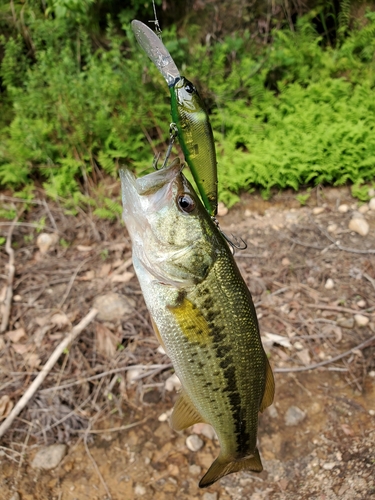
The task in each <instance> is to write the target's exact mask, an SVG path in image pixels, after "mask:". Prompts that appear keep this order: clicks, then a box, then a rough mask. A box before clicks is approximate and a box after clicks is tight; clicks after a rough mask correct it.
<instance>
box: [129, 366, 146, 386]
mask: <svg viewBox="0 0 375 500" xmlns="http://www.w3.org/2000/svg"><path fill="white" fill-rule="evenodd" d="M142 373H143V370H142V368H130V370H128V371H127V372H126V381H127V382H128V384H133V383H134V382H136V381H137V379H138V377H139V375H141V374H142Z"/></svg>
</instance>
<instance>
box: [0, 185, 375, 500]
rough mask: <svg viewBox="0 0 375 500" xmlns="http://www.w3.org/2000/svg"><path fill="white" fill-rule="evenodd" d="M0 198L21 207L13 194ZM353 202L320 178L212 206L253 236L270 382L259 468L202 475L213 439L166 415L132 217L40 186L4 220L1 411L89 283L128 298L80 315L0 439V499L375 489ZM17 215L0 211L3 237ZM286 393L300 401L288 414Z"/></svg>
mask: <svg viewBox="0 0 375 500" xmlns="http://www.w3.org/2000/svg"><path fill="white" fill-rule="evenodd" d="M2 203H3V205H4V206H5V207H8V208H11V207H12V206H14V207H15V208H16V209H17V210H20V208H21V206H20V203H18V202H14V201H12V200H11V199H10V198H6V197H3V200H2ZM343 203H346V204H348V206H349V210H348V211H347V212H346V213H341V212H340V211H339V210H338V206H339V205H340V204H343ZM318 207H320V208H321V209H322V210H316V208H318ZM359 209H360V205H359V204H358V203H357V202H356V200H354V199H353V198H351V196H350V194H349V191H348V190H347V189H344V188H340V189H328V188H327V189H320V188H319V189H317V190H316V191H314V192H313V195H312V196H311V197H310V199H309V201H308V204H307V206H305V207H301V206H300V204H299V203H298V202H297V201H296V199H295V194H293V193H288V192H286V193H282V194H278V195H276V196H274V197H273V199H272V200H271V201H268V202H265V201H263V200H262V199H261V198H260V197H259V196H257V195H251V196H250V195H245V196H243V197H242V199H241V203H239V204H238V205H236V207H234V208H233V209H231V210H230V211H229V213H228V214H227V215H225V216H223V217H221V218H220V224H221V227H222V229H223V230H224V231H225V232H226V234H228V235H230V234H231V233H233V234H235V235H236V236H240V237H242V238H243V239H244V240H246V241H247V244H248V247H247V249H246V250H243V251H238V252H237V253H236V259H237V262H238V265H239V267H240V269H241V271H242V273H243V275H244V277H245V279H246V281H247V283H248V286H249V287H250V290H251V292H252V294H253V299H254V303H255V304H256V308H257V313H258V316H259V321H260V327H261V333H262V337H263V340H264V344H265V347H266V350H267V352H269V355H270V360H271V364H272V366H273V367H274V369H275V377H276V396H275V403H274V405H273V406H272V407H271V408H269V409H267V410H266V411H265V412H264V414H263V415H261V416H260V428H259V447H260V452H261V455H262V459H263V465H264V471H263V472H262V473H261V474H254V473H246V472H244V473H238V474H232V475H230V476H227V477H225V478H223V479H222V480H221V481H219V482H218V483H216V484H215V485H213V486H212V487H210V488H208V489H207V490H199V488H198V481H199V479H200V477H201V476H202V475H203V473H204V472H205V471H206V469H207V468H208V467H209V466H210V464H211V462H212V461H213V459H214V458H215V457H216V456H217V454H218V451H219V445H218V442H217V441H216V440H215V439H213V440H212V439H209V438H208V437H206V436H204V435H201V436H200V437H201V439H202V440H203V442H204V445H203V447H202V448H201V449H200V450H199V451H197V452H192V451H190V450H189V449H188V448H187V446H186V437H187V436H188V435H189V433H190V432H191V430H188V431H186V432H184V433H181V434H177V433H175V432H173V431H172V430H171V429H170V428H169V425H168V423H167V422H166V421H162V420H163V418H165V413H167V412H168V410H170V408H171V407H172V406H173V403H174V401H175V400H176V398H177V393H176V392H175V391H168V390H166V384H165V382H166V380H167V379H168V378H169V377H170V376H171V375H172V373H173V370H172V368H171V366H170V362H169V360H168V358H167V356H166V355H164V354H163V353H162V352H160V351H158V350H157V348H158V343H157V340H156V338H155V337H154V334H153V332H152V328H151V325H150V323H149V318H148V314H147V311H146V308H145V305H144V302H143V298H142V295H141V293H140V288H139V285H138V282H137V280H136V277H135V276H134V273H133V270H132V267H131V263H130V260H129V258H130V257H131V246H130V241H129V238H128V235H127V232H126V229H125V228H124V227H123V225H122V224H121V222H120V221H119V220H116V221H113V222H109V221H103V220H99V219H98V220H97V219H95V218H92V217H89V216H87V215H85V214H83V213H82V214H79V215H78V216H76V217H73V216H68V215H66V214H64V210H63V209H62V208H61V207H59V206H56V205H51V204H49V205H46V204H43V203H42V200H41V202H40V204H36V205H35V206H33V207H29V208H28V209H27V210H26V211H25V212H24V213H23V214H22V216H21V218H20V223H19V224H18V225H16V226H15V227H14V230H13V235H12V245H13V248H14V251H15V268H16V271H15V278H14V283H13V287H14V290H13V300H12V308H11V314H10V321H9V325H8V328H7V333H5V334H4V335H1V336H0V374H1V378H0V424H1V422H2V421H3V420H2V419H4V418H5V417H6V416H7V415H8V414H9V411H10V409H11V406H12V405H13V404H15V403H16V402H17V401H18V400H19V399H20V397H21V396H22V395H23V394H24V392H25V391H26V389H27V388H28V387H29V386H30V384H31V382H32V381H33V380H34V379H35V376H36V375H37V374H38V372H39V370H40V368H41V367H42V366H43V365H44V364H45V363H46V362H47V360H48V359H49V357H50V356H51V353H52V352H53V350H54V348H55V347H56V346H57V345H58V344H59V342H61V339H62V338H63V337H64V336H65V335H66V334H67V333H68V332H69V331H70V330H71V328H72V325H75V324H77V323H78V322H79V321H80V319H81V318H82V317H83V316H85V314H87V312H88V311H89V309H90V308H91V307H92V306H93V304H94V303H95V304H98V302H95V300H96V301H98V297H102V296H107V294H108V293H110V292H116V293H117V294H118V295H119V296H120V297H121V298H122V302H121V307H122V308H123V309H122V315H120V317H118V316H116V314H117V313H118V310H116V307H117V306H116V304H115V306H116V307H115V306H114V305H113V304H112V305H111V304H109V305H108V308H109V307H112V309H111V310H109V316H108V317H107V318H106V319H100V317H97V318H96V319H95V320H94V321H93V322H91V323H90V324H89V326H88V327H87V328H86V329H85V330H84V331H83V332H82V333H81V334H80V336H79V337H78V339H77V340H76V341H75V342H74V343H73V345H72V346H71V347H70V349H69V350H66V351H65V352H64V353H63V355H62V356H61V357H60V359H59V361H58V362H57V363H56V365H55V366H54V368H53V369H52V371H51V373H50V374H49V376H48V377H47V379H46V380H45V381H44V383H43V384H42V386H41V387H40V388H39V390H38V391H37V393H36V394H35V396H34V397H33V398H32V399H31V400H30V402H29V403H28V405H27V407H26V408H25V409H24V410H23V411H22V413H21V414H20V415H19V417H18V418H17V419H16V420H15V421H14V422H13V424H12V426H11V428H10V429H9V430H8V432H7V433H6V434H5V435H4V437H3V438H2V439H1V441H0V500H3V499H4V500H10V499H12V500H17V499H18V498H21V499H22V500H39V499H56V500H68V499H69V500H70V499H71V500H73V499H77V500H84V499H85V500H86V499H90V500H95V499H98V500H99V499H100V500H103V499H105V498H112V499H113V500H120V499H121V500H122V499H129V500H131V499H138V498H140V499H144V500H150V499H155V500H169V499H170V500H172V499H186V500H188V499H189V500H195V499H200V498H202V499H204V500H215V499H216V500H240V499H241V500H242V499H252V500H261V499H275V500H279V499H280V500H281V499H288V500H289V499H292V500H293V499H319V500H331V499H344V500H346V499H347V500H351V499H375V356H374V354H375V211H367V212H366V213H363V217H364V218H365V219H366V220H367V222H368V223H369V226H370V231H369V234H368V235H367V236H360V235H359V234H356V233H354V232H352V231H350V230H349V229H348V224H349V221H350V219H351V218H352V217H353V215H355V214H356V212H357V211H358V210H359ZM360 210H361V211H362V212H365V210H366V209H365V208H361V209H360ZM318 212H319V213H318ZM41 220H45V227H44V229H43V231H44V232H46V233H49V234H57V238H56V241H55V243H54V244H53V245H52V246H51V247H50V248H49V250H48V251H47V252H46V253H45V254H42V253H41V252H40V250H39V249H38V245H37V238H38V236H39V234H40V230H38V229H37V228H36V227H35V226H36V225H37V224H38V223H40V221H41ZM11 222H12V221H6V220H3V222H2V223H0V224H1V225H0V229H1V235H2V236H4V237H5V238H7V235H8V231H9V228H10V226H9V224H10V223H11ZM38 231H39V232H38ZM2 249H4V246H3V247H2ZM0 258H1V264H2V269H3V271H2V274H1V276H0V277H1V279H2V280H3V284H4V287H3V289H2V292H1V299H2V300H3V299H4V296H5V292H6V288H7V287H6V280H7V275H8V270H7V267H6V265H7V263H8V259H9V257H8V255H7V253H6V252H5V251H3V250H2V251H1V257H0ZM327 280H332V283H331V282H329V283H327ZM100 301H101V299H100V300H99V302H100ZM103 301H104V299H103V300H102V301H101V302H102V303H103ZM113 307H114V309H113ZM118 307H120V306H118ZM111 311H114V312H113V316H111ZM116 311H117V312H116ZM358 315H361V318H359V317H358ZM363 318H365V319H363ZM366 318H367V319H366ZM367 320H368V321H367ZM362 323H366V324H363V326H360V324H362ZM15 332H16V333H15ZM134 366H137V367H138V368H137V371H135V369H133V370H132V369H131V367H134ZM1 398H3V399H1ZM291 407H297V408H298V409H299V410H302V412H303V413H301V412H298V411H297V414H298V415H299V421H298V419H297V421H296V422H294V425H287V424H290V423H291V422H290V421H288V414H289V412H290V411H291ZM292 409H293V408H292ZM161 416H162V417H161ZM160 417H161V419H160ZM292 424H293V422H292ZM52 443H66V444H67V445H68V448H67V453H66V456H65V457H64V458H63V460H62V461H61V462H60V464H59V465H58V466H57V467H56V468H55V469H53V470H50V471H46V470H43V471H40V470H36V469H33V468H32V466H31V463H32V460H33V458H34V456H35V454H36V453H37V451H38V450H40V448H41V447H42V446H47V445H50V444H52ZM17 495H18V496H17Z"/></svg>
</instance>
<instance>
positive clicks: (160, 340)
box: [151, 316, 166, 351]
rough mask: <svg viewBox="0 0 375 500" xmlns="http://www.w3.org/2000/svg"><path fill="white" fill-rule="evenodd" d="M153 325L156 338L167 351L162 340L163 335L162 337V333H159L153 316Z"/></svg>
mask: <svg viewBox="0 0 375 500" xmlns="http://www.w3.org/2000/svg"><path fill="white" fill-rule="evenodd" d="M151 324H152V328H153V329H154V332H155V335H156V338H157V339H158V341H159V344H160V345H161V346H162V348H163V349H164V351H166V349H165V345H164V342H163V339H162V338H161V335H160V332H159V328H158V327H157V325H156V323H155V321H154V319H153V317H152V316H151Z"/></svg>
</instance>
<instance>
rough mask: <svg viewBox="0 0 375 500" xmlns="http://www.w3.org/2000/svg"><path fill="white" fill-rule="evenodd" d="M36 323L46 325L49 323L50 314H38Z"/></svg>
mask: <svg viewBox="0 0 375 500" xmlns="http://www.w3.org/2000/svg"><path fill="white" fill-rule="evenodd" d="M35 323H36V324H37V325H38V326H45V325H46V324H47V323H49V317H48V316H37V317H36V318H35Z"/></svg>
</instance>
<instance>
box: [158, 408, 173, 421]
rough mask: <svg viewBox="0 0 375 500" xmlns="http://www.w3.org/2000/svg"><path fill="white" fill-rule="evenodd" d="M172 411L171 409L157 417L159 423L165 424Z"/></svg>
mask: <svg viewBox="0 0 375 500" xmlns="http://www.w3.org/2000/svg"><path fill="white" fill-rule="evenodd" d="M172 411H173V408H171V409H170V410H168V411H166V412H164V413H162V414H161V415H159V417H158V420H159V422H166V421H167V420H168V418H169V417H170V416H171V415H172Z"/></svg>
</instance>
